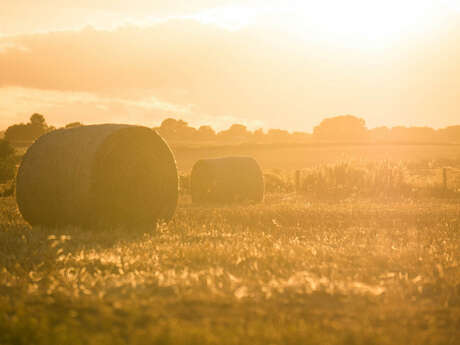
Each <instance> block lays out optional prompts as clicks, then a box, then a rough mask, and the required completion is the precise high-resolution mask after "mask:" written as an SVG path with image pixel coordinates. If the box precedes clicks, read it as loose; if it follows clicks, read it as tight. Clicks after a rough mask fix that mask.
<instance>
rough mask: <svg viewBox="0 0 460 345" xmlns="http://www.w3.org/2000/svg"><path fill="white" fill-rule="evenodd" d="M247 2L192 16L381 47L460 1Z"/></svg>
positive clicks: (232, 26)
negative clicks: (273, 27)
mask: <svg viewBox="0 0 460 345" xmlns="http://www.w3.org/2000/svg"><path fill="white" fill-rule="evenodd" d="M247 4H248V5H246V6H224V7H218V8H213V9H209V10H206V11H203V12H200V13H198V14H196V15H194V16H193V17H194V18H195V19H197V20H199V21H201V22H204V23H212V24H216V25H219V26H221V27H224V28H226V29H229V30H238V29H241V28H243V27H246V26H249V25H251V24H254V23H255V22H257V23H258V24H261V23H262V24H263V23H265V25H274V26H278V27H280V28H281V29H284V30H288V31H290V32H295V33H296V34H298V35H300V36H301V37H303V38H304V39H306V40H316V41H321V42H323V43H325V44H327V43H332V44H341V45H346V46H357V47H361V48H376V47H377V48H379V47H386V46H388V45H389V44H392V43H394V42H396V41H398V40H401V39H404V38H407V37H413V36H414V35H420V36H422V35H423V33H424V32H426V31H427V30H430V29H432V28H433V27H434V25H435V24H436V21H437V20H438V21H439V20H442V18H443V16H445V15H446V14H447V13H449V12H457V14H458V13H459V10H460V0H385V1H382V0H347V1H345V0H321V1H318V0H314V1H312V0H290V1H277V0H266V1H264V2H257V1H253V2H249V1H248V2H247ZM249 4H251V5H249Z"/></svg>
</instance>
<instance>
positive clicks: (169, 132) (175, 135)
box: [158, 118, 197, 140]
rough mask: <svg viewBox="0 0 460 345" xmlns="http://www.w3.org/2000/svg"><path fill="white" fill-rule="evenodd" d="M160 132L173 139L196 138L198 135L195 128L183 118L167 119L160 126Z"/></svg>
mask: <svg viewBox="0 0 460 345" xmlns="http://www.w3.org/2000/svg"><path fill="white" fill-rule="evenodd" d="M158 132H159V133H160V134H161V135H162V136H164V137H165V138H167V139H172V140H195V139H196V137H197V130H196V129H195V128H193V127H190V126H189V125H188V123H187V122H185V121H183V120H176V119H172V118H168V119H165V120H164V121H163V122H162V123H161V126H160V127H159V128H158Z"/></svg>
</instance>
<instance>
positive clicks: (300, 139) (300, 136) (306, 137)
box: [291, 132, 312, 143]
mask: <svg viewBox="0 0 460 345" xmlns="http://www.w3.org/2000/svg"><path fill="white" fill-rule="evenodd" d="M291 139H292V140H293V141H295V142H297V143H304V142H309V141H311V139H312V135H311V134H310V133H306V132H294V133H292V134H291Z"/></svg>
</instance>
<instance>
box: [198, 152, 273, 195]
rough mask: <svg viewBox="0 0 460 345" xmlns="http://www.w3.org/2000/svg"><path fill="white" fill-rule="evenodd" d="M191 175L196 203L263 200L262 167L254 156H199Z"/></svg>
mask: <svg viewBox="0 0 460 345" xmlns="http://www.w3.org/2000/svg"><path fill="white" fill-rule="evenodd" d="M190 179H191V192H192V202H194V203H232V202H241V201H253V202H261V201H262V200H263V197H264V178H263V174H262V170H261V169H260V166H259V164H258V163H257V162H256V160H255V159H253V158H251V157H225V158H217V159H202V160H199V161H198V162H196V163H195V164H194V166H193V168H192V172H191V177H190Z"/></svg>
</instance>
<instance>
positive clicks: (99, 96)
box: [0, 19, 460, 130]
mask: <svg viewBox="0 0 460 345" xmlns="http://www.w3.org/2000/svg"><path fill="white" fill-rule="evenodd" d="M446 32H447V33H444V32H439V33H436V34H433V35H432V36H430V37H428V38H426V40H425V41H423V42H415V41H410V42H402V43H401V44H400V45H395V46H393V47H392V49H391V50H390V51H388V52H384V54H379V53H378V52H377V53H365V52H363V51H359V50H352V49H347V48H346V47H337V46H330V45H327V44H323V45H319V44H317V43H311V42H310V43H309V42H306V41H305V40H301V39H299V38H298V37H296V36H292V35H288V34H286V33H285V32H281V31H276V30H270V29H269V28H265V27H264V28H261V27H257V26H256V27H247V28H244V29H241V30H238V31H228V30H224V29H221V28H219V27H216V26H215V25H207V24H203V23H199V22H197V21H196V20H191V19H189V20H185V19H180V20H179V19H176V20H169V21H166V22H161V23H157V24H156V25H152V26H150V27H137V26H124V27H120V28H117V29H114V30H95V29H93V28H91V27H88V28H85V29H84V30H77V31H60V32H50V33H43V34H29V35H20V36H14V37H4V38H0V45H2V46H4V47H7V48H6V49H5V48H4V49H3V50H2V52H0V71H1V72H2V73H1V74H0V90H5V89H11V88H16V90H18V88H20V89H21V90H25V89H32V90H35V91H34V92H38V90H42V91H40V92H45V91H46V92H56V94H53V97H51V96H50V97H48V96H47V95H48V94H46V92H45V94H38V93H36V94H34V95H35V96H34V101H33V102H32V101H31V102H30V104H29V105H27V104H25V105H19V104H23V103H21V102H22V101H21V102H19V103H18V104H15V103H14V102H13V101H12V99H16V98H15V97H16V96H15V97H13V96H2V97H0V100H1V104H0V106H2V107H3V108H5V104H8V107H9V109H10V111H11V112H12V113H14V114H16V113H18V112H20V113H21V114H22V115H21V116H26V115H25V112H24V111H22V110H17V109H18V108H19V107H23V106H24V107H26V106H27V107H28V108H27V114H28V113H29V109H30V111H32V112H34V111H39V110H40V109H44V110H45V111H44V112H45V113H46V111H48V112H49V113H50V115H51V114H53V115H52V116H53V121H54V122H55V123H57V124H60V123H63V122H70V121H73V120H75V121H80V120H86V121H96V122H101V121H115V120H116V121H121V120H124V119H126V120H127V121H141V122H142V123H149V121H150V122H154V121H157V120H158V121H159V120H160V117H163V118H164V116H169V114H180V115H181V116H183V117H184V118H185V117H186V120H188V121H190V122H192V123H195V122H196V123H199V122H201V121H204V120H205V119H210V120H212V119H215V121H214V123H226V121H227V120H225V119H234V120H235V121H234V122H243V123H247V124H252V125H256V124H259V123H260V122H258V121H260V120H262V121H263V123H264V126H266V127H275V128H276V127H277V128H288V129H295V130H310V129H311V128H312V127H313V126H315V125H316V124H318V123H319V122H320V120H321V119H322V118H323V117H325V116H331V115H338V114H345V113H351V114H355V115H357V116H362V117H364V118H366V120H367V122H368V125H369V126H370V127H372V126H377V125H392V124H395V123H396V124H401V125H425V124H428V125H431V124H434V125H435V126H444V125H446V124H450V123H454V122H458V97H457V96H456V95H458V92H459V90H460V71H459V68H460V67H459V66H458V65H457V63H456V61H459V59H460V48H458V45H457V44H456V42H457V41H458V40H459V39H460V31H459V30H451V29H450V28H449V30H447V31H446ZM1 88H3V89H1ZM21 94H22V95H23V96H24V94H23V93H22V92H21ZM3 95H5V94H3ZM72 95H76V96H72ZM82 95H84V99H85V101H78V100H77V99H74V98H72V97H77V98H78V97H82ZM5 97H6V98H5ZM24 97H26V96H24ZM28 97H29V96H28ZM40 97H45V98H46V100H47V101H46V102H45V101H43V102H41V103H40V100H39V98H40ZM91 97H93V98H91ZM60 99H61V100H60ZM5 100H6V101H5ZM52 102H57V104H54V105H53V103H52ZM33 104H35V105H36V106H34V109H33V110H32V105H33ZM62 104H67V105H69V104H71V105H72V106H73V107H74V108H71V107H70V106H63V105H62ZM96 105H98V107H96ZM37 108H38V109H37ZM53 109H54V110H53ZM59 109H60V110H61V112H60V113H59V114H60V115H59V114H58V110H59ZM54 114H55V115H54ZM160 114H161V115H160ZM2 116H8V115H6V114H5V115H2ZM15 116H16V115H15ZM91 116H92V117H93V120H91V119H90V117H91ZM83 117H84V119H83ZM64 119H65V120H64ZM2 120H3V118H2ZM122 122H126V121H122ZM208 123H213V121H209V122H208Z"/></svg>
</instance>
